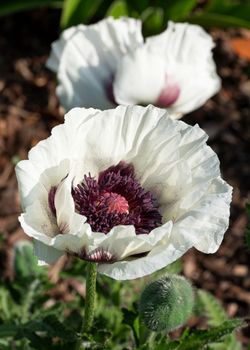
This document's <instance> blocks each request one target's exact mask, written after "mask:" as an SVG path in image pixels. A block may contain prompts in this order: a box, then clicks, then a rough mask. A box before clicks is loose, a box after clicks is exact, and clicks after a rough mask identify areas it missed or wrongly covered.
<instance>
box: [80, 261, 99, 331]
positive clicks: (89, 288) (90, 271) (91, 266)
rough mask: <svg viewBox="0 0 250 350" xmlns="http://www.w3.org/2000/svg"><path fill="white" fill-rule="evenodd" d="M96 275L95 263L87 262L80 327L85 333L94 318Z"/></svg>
mask: <svg viewBox="0 0 250 350" xmlns="http://www.w3.org/2000/svg"><path fill="white" fill-rule="evenodd" d="M96 276H97V264H95V263H91V262H89V263H88V266H87V281H86V303H85V317H84V323H83V329H82V330H83V332H85V333H87V332H88V331H89V330H90V328H91V327H92V324H93V320H94V310H95V298H96V295H95V294H96Z"/></svg>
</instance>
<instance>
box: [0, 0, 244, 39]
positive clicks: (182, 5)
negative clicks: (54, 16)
mask: <svg viewBox="0 0 250 350" xmlns="http://www.w3.org/2000/svg"><path fill="white" fill-rule="evenodd" d="M198 5H199V1H198V0H175V1H172V0H157V1H153V0H114V1H112V0H105V1H103V0H64V1H63V0H8V1H3V2H1V4H0V16H4V15H8V14H11V13H13V12H17V11H21V10H29V9H32V8H35V7H41V6H50V7H63V10H62V16H61V28H63V29H64V28H67V27H70V26H72V25H76V24H79V23H90V22H95V21H97V20H100V19H102V18H103V17H105V16H114V17H115V18H118V17H120V16H131V17H136V18H141V19H142V21H143V28H144V33H145V34H146V35H152V34H155V33H158V32H160V31H162V30H164V29H165V28H166V25H167V21H168V20H173V21H177V22H178V21H179V22H186V21H187V22H191V23H196V24H200V25H202V26H205V27H213V26H217V27H245V28H250V18H249V13H250V3H249V1H248V2H247V1H243V0H242V1H240V0H238V1H235V0H208V1H207V3H206V5H203V6H198Z"/></svg>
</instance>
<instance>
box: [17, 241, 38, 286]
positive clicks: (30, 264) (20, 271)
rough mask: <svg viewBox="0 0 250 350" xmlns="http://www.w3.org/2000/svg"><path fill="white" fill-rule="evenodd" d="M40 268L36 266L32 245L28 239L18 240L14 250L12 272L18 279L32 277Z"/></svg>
mask: <svg viewBox="0 0 250 350" xmlns="http://www.w3.org/2000/svg"><path fill="white" fill-rule="evenodd" d="M41 271H42V269H40V268H39V267H38V266H37V258H36V257H35V255H34V252H33V245H32V243H30V242H29V241H19V242H18V243H17V245H16V246H15V250H14V272H15V275H16V277H17V278H18V279H21V280H22V279H25V278H33V277H35V276H37V275H39V273H41Z"/></svg>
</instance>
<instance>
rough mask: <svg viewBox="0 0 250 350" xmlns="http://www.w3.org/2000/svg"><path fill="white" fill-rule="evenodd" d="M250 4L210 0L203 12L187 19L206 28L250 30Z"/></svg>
mask: <svg viewBox="0 0 250 350" xmlns="http://www.w3.org/2000/svg"><path fill="white" fill-rule="evenodd" d="M249 13H250V3H248V4H247V3H246V2H245V1H244V2H243V1H237V2H236V1H234V0H210V1H208V4H207V6H206V7H205V9H204V10H203V11H200V12H199V13H197V14H195V15H193V16H190V17H187V20H190V22H192V23H196V24H200V25H202V26H206V27H212V26H215V27H243V28H250V17H249Z"/></svg>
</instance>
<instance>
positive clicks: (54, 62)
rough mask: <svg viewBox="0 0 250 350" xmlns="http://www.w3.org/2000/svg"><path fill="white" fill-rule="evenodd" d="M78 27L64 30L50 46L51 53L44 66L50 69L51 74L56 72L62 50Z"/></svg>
mask: <svg viewBox="0 0 250 350" xmlns="http://www.w3.org/2000/svg"><path fill="white" fill-rule="evenodd" d="M77 28H78V27H70V28H68V29H66V30H64V31H63V32H62V34H61V36H60V39H59V40H57V41H54V42H53V43H52V45H51V53H50V56H49V58H48V60H47V62H46V66H47V67H48V68H49V69H51V70H52V71H53V72H55V73H56V72H57V71H58V67H59V64H60V59H61V56H62V54H63V50H64V48H65V45H66V44H67V41H68V40H70V38H71V36H72V35H74V33H75V32H76V30H77Z"/></svg>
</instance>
